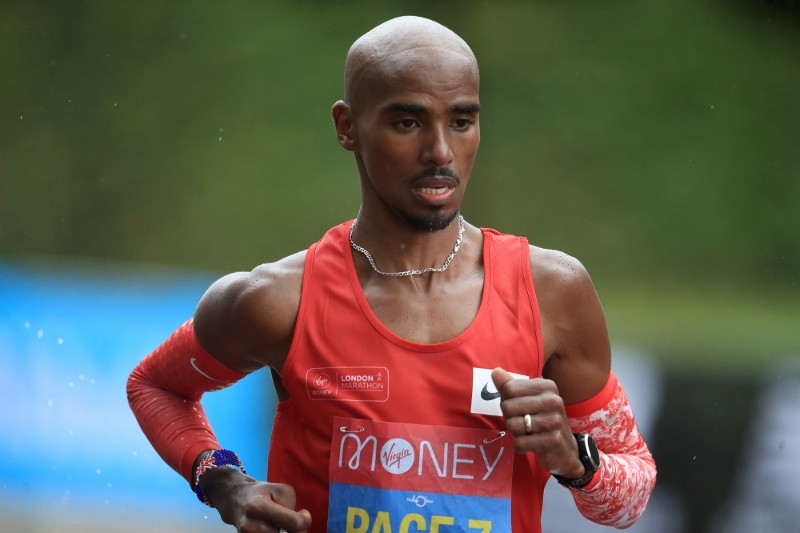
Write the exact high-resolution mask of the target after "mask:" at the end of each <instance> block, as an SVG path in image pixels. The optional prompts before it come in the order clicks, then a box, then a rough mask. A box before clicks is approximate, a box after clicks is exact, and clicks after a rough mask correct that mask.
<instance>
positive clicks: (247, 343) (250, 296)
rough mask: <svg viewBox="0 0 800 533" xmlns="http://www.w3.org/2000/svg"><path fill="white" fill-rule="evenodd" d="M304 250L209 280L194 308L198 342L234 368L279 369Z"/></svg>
mask: <svg viewBox="0 0 800 533" xmlns="http://www.w3.org/2000/svg"><path fill="white" fill-rule="evenodd" d="M306 253H307V251H302V252H299V253H296V254H294V255H290V256H289V257H286V258H284V259H281V260H280V261H277V262H275V263H267V264H263V265H260V266H258V267H256V268H254V269H253V270H252V271H250V272H235V273H233V274H228V275H227V276H223V277H222V278H220V279H218V280H217V281H216V282H214V283H213V284H212V285H211V287H209V289H208V290H207V291H206V293H205V294H204V295H203V297H202V298H201V299H200V302H199V303H198V305H197V309H196V310H195V313H194V324H195V334H196V335H197V339H198V340H199V341H200V344H201V345H202V346H203V347H204V348H205V349H206V350H207V351H208V352H209V353H211V354H212V355H213V356H214V357H216V358H217V359H219V360H220V361H221V362H222V363H224V364H226V365H227V366H229V367H231V368H234V369H236V370H240V371H243V372H248V371H253V370H256V369H258V368H260V367H262V366H272V367H273V368H276V367H277V369H278V370H280V366H282V361H283V358H285V352H286V351H288V348H289V345H290V344H291V338H292V334H293V332H294V324H295V320H296V318H297V312H298V309H299V306H300V291H301V288H302V282H303V270H304V266H305V258H306Z"/></svg>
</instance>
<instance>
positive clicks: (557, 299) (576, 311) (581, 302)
mask: <svg viewBox="0 0 800 533" xmlns="http://www.w3.org/2000/svg"><path fill="white" fill-rule="evenodd" d="M530 260H531V275H532V276H533V282H534V286H535V287H536V296H537V299H538V300H539V311H540V313H541V320H542V330H543V335H542V336H543V337H544V348H545V366H544V369H543V376H544V377H545V378H547V379H550V380H552V381H553V382H555V384H556V385H557V386H558V391H559V395H560V396H561V398H562V399H563V400H564V403H567V404H572V403H578V402H582V401H584V400H586V399H588V398H591V397H592V396H594V395H595V394H597V393H598V392H600V390H601V389H602V388H603V386H604V385H605V384H606V382H607V381H608V373H609V372H610V370H611V345H610V342H609V339H608V329H607V328H606V319H605V315H604V314H603V307H602V306H601V305H600V299H599V298H598V297H597V292H595V290H594V285H593V284H592V280H591V278H589V274H588V272H586V269H585V268H584V267H583V265H582V264H581V263H580V262H579V261H578V260H577V259H575V258H573V257H570V256H568V255H567V254H565V253H562V252H557V251H555V250H546V249H543V248H537V247H535V246H531V251H530Z"/></svg>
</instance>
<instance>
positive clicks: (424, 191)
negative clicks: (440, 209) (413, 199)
mask: <svg viewBox="0 0 800 533" xmlns="http://www.w3.org/2000/svg"><path fill="white" fill-rule="evenodd" d="M419 192H421V193H422V194H444V193H446V192H447V187H436V188H434V187H423V188H421V189H420V190H419Z"/></svg>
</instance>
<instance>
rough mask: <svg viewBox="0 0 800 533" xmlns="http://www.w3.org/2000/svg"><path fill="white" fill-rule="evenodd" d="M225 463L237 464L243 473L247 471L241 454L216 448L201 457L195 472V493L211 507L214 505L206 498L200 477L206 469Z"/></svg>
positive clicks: (202, 501)
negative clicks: (240, 457) (240, 456)
mask: <svg viewBox="0 0 800 533" xmlns="http://www.w3.org/2000/svg"><path fill="white" fill-rule="evenodd" d="M223 465H231V466H235V467H236V468H238V469H239V470H241V471H242V474H246V473H247V472H246V471H245V469H244V465H243V464H242V460H241V459H239V456H238V455H236V453H235V452H232V451H230V450H215V451H213V452H212V453H210V454H208V455H206V456H205V457H204V458H203V459H201V460H200V464H199V465H197V470H196V471H195V474H194V493H195V494H197V499H198V500H200V502H201V503H204V504H206V505H208V506H209V507H214V506H213V505H211V503H209V502H208V500H206V497H205V495H204V494H203V489H201V488H200V478H201V477H203V474H205V472H206V470H211V469H212V468H214V467H216V466H223Z"/></svg>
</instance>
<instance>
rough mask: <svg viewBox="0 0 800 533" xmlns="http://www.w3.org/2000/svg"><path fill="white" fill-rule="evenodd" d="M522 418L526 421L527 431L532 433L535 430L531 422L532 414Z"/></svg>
mask: <svg viewBox="0 0 800 533" xmlns="http://www.w3.org/2000/svg"><path fill="white" fill-rule="evenodd" d="M522 420H523V421H524V422H525V433H531V432H532V431H533V425H532V423H531V415H525V416H523V417H522Z"/></svg>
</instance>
